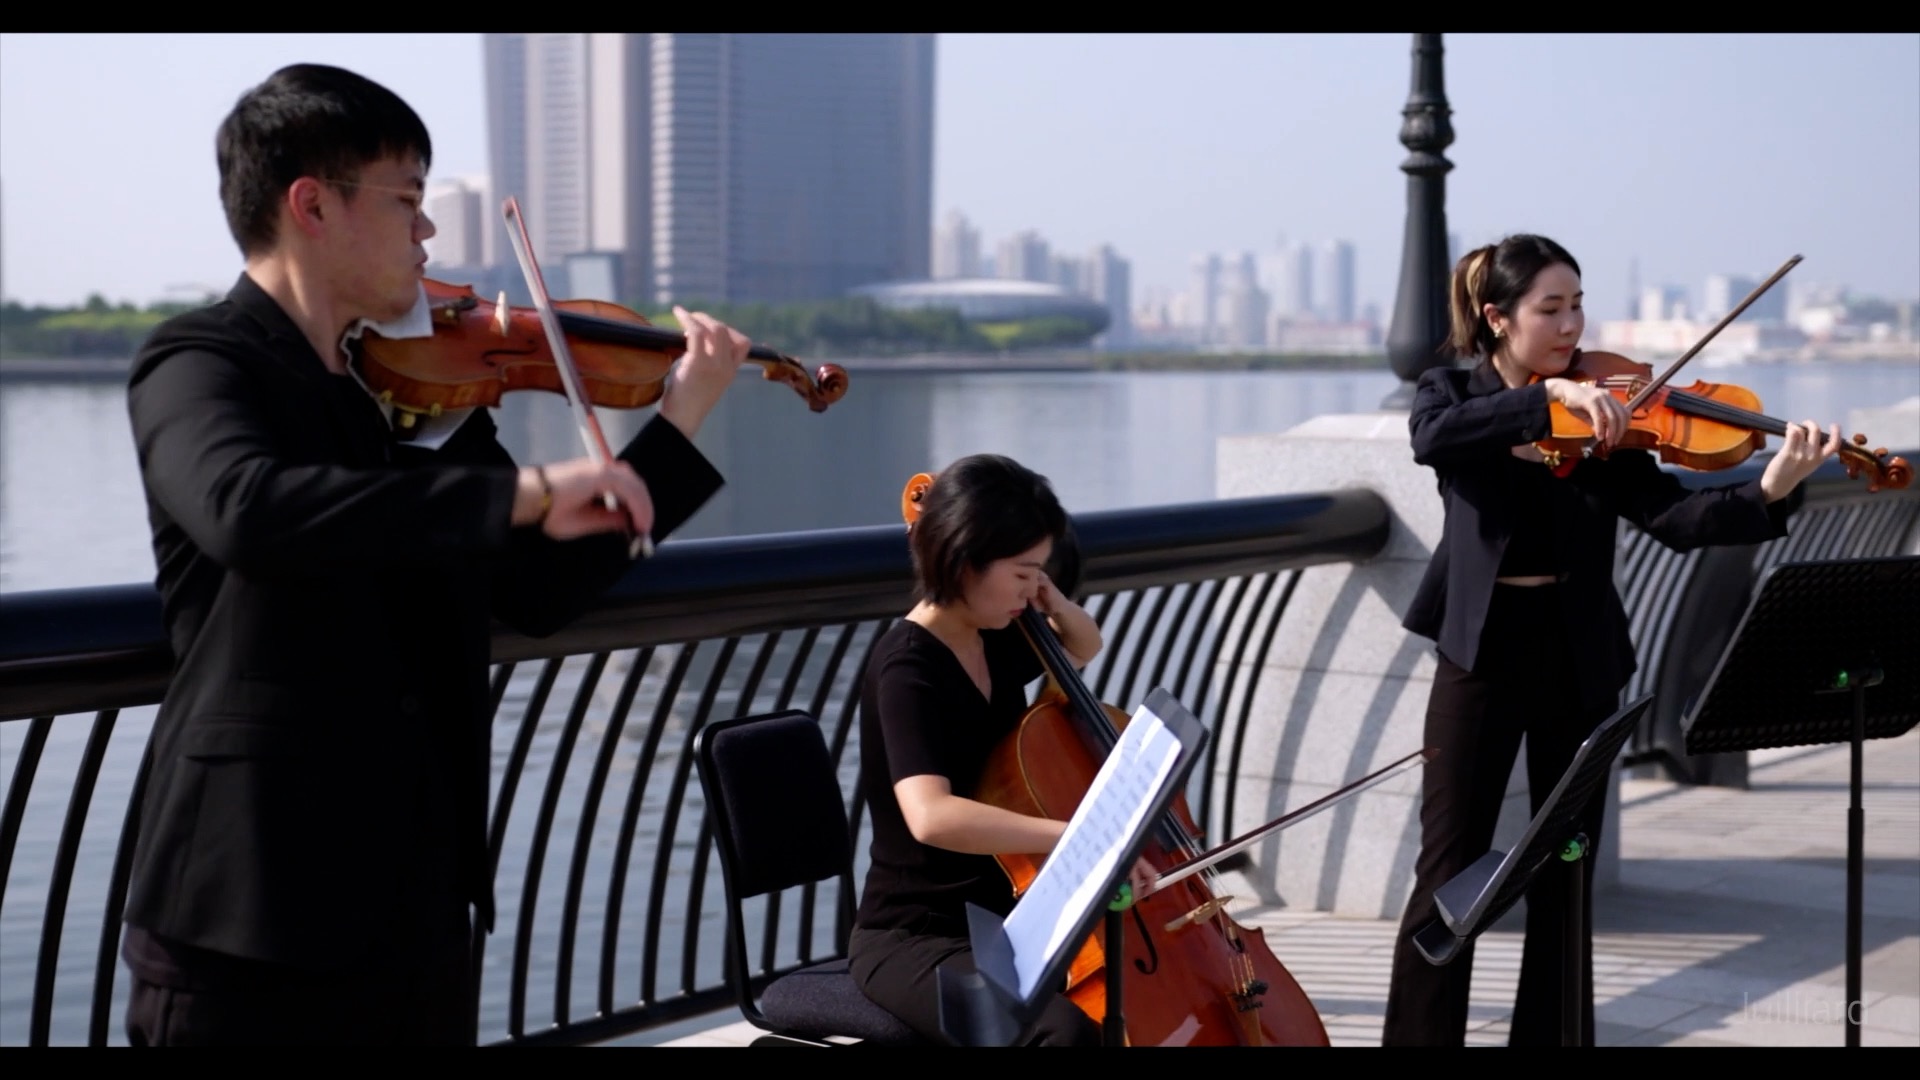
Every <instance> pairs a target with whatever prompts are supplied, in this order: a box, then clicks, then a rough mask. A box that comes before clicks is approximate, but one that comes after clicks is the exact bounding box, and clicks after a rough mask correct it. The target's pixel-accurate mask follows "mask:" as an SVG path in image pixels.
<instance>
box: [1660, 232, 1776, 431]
mask: <svg viewBox="0 0 1920 1080" xmlns="http://www.w3.org/2000/svg"><path fill="white" fill-rule="evenodd" d="M1799 263H1800V256H1798V255H1795V256H1794V257H1793V258H1791V259H1788V260H1787V261H1786V262H1784V263H1782V264H1781V265H1780V269H1778V270H1775V271H1774V272H1773V276H1772V277H1770V278H1768V279H1767V280H1765V281H1763V282H1761V283H1760V284H1759V286H1758V287H1757V288H1755V289H1754V290H1753V291H1752V292H1750V293H1748V294H1747V298H1746V299H1745V300H1742V301H1740V303H1739V304H1738V305H1737V306H1736V307H1735V308H1734V309H1733V310H1732V311H1729V312H1727V315H1726V318H1724V319H1721V320H1720V324H1719V325H1718V326H1715V327H1714V328H1713V329H1711V330H1709V331H1707V336H1706V337H1703V338H1701V339H1700V340H1699V341H1698V342H1696V343H1695V344H1694V346H1693V348H1691V349H1688V350H1687V351H1686V352H1685V353H1684V354H1682V355H1681V357H1680V359H1678V360H1675V361H1674V362H1673V366H1672V367H1670V368H1668V369H1667V370H1665V371H1663V372H1661V373H1660V375H1659V377H1658V378H1655V379H1654V380H1653V381H1651V382H1649V383H1647V385H1646V386H1644V387H1642V388H1641V389H1640V392H1639V393H1637V394H1635V395H1633V397H1632V398H1631V399H1629V400H1628V401H1627V412H1628V413H1629V414H1632V413H1633V412H1634V411H1635V410H1636V409H1638V408H1640V406H1641V405H1643V404H1645V403H1646V400H1647V399H1648V398H1649V397H1652V396H1653V392H1654V391H1656V390H1658V389H1660V388H1661V387H1663V386H1665V385H1667V380H1668V379H1671V378H1673V376H1674V373H1675V372H1678V371H1679V370H1680V365H1682V364H1684V363H1686V362H1687V361H1689V360H1691V359H1693V355H1694V354H1695V353H1697V352H1699V351H1700V350H1701V349H1704V348H1706V347H1707V342H1709V341H1712V340H1713V336H1714V335H1715V334H1718V333H1719V332H1720V331H1722V330H1725V329H1726V328H1727V324H1728V323H1730V322H1732V321H1733V320H1735V319H1737V318H1739V317H1740V313H1741V312H1743V311H1745V310H1747V305H1749V304H1751V303H1753V302H1754V301H1755V300H1758V299H1760V294H1761V293H1763V292H1766V291H1767V290H1768V289H1771V288H1773V283H1774V282H1776V281H1779V280H1780V279H1781V278H1783V277H1786V276H1787V271H1789V270H1791V269H1793V268H1794V267H1795V266H1797V265H1799Z"/></svg>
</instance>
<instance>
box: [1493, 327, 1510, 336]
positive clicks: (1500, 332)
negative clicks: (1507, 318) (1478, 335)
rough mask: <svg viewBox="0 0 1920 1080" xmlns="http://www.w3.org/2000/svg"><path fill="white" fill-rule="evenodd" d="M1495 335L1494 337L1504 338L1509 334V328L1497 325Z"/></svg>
mask: <svg viewBox="0 0 1920 1080" xmlns="http://www.w3.org/2000/svg"><path fill="white" fill-rule="evenodd" d="M1493 336H1494V337H1496V338H1503V337H1506V336H1507V328H1506V327H1504V326H1496V327H1494V330H1493Z"/></svg>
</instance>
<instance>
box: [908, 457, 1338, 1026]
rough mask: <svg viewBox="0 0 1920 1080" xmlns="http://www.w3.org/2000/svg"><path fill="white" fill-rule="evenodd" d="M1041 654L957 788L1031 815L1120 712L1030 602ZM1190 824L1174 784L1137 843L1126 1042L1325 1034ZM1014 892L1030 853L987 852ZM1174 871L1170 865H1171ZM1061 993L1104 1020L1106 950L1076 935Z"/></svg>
mask: <svg viewBox="0 0 1920 1080" xmlns="http://www.w3.org/2000/svg"><path fill="white" fill-rule="evenodd" d="M932 485H933V477H932V476H930V475H929V474H926V473H919V474H916V475H915V476H914V477H913V478H912V479H911V480H909V481H908V482H907V486H906V489H905V491H903V492H902V494H901V498H900V505H901V510H902V513H903V515H904V516H905V518H906V522H907V527H908V528H909V529H911V528H912V527H913V523H914V521H916V520H917V519H918V517H919V504H920V502H921V499H922V497H923V496H924V495H925V494H926V492H927V490H928V489H929V488H930V487H932ZM1018 625H1019V626H1020V628H1021V631H1022V632H1023V633H1024V634H1025V635H1026V637H1027V640H1028V643H1029V644H1030V645H1032V646H1033V648H1034V650H1035V652H1037V653H1038V654H1039V656H1040V659H1041V661H1042V663H1043V665H1044V666H1045V668H1046V670H1047V674H1048V678H1047V683H1046V686H1045V688H1044V689H1043V690H1042V691H1041V692H1040V694H1039V695H1038V696H1037V698H1036V700H1035V702H1034V704H1033V705H1031V706H1030V707H1029V708H1028V709H1027V711H1026V713H1025V714H1024V715H1022V717H1021V719H1020V723H1019V725H1018V726H1017V727H1016V728H1015V729H1014V730H1013V731H1012V732H1011V733H1010V734H1009V735H1008V736H1007V737H1006V738H1005V739H1003V740H1002V741H1001V743H1000V744H999V745H998V746H996V747H995V748H994V750H993V752H992V753H991V754H990V755H989V757H988V759H987V764H986V766H985V767H984V769H983V770H982V772H981V776H980V778H979V780H978V782H977V783H976V784H975V785H974V787H973V790H972V792H971V797H972V798H974V799H977V800H979V801H981V802H984V803H987V804H989V805H992V806H998V807H1001V808H1003V809H1007V810H1011V811H1014V812H1015V813H1021V814H1027V815H1031V816H1034V817H1046V818H1053V819H1055V820H1058V821H1068V820H1071V819H1072V817H1073V813H1074V810H1075V809H1076V808H1077V807H1078V806H1079V804H1080V800H1081V798H1083V797H1084V796H1085V795H1086V793H1087V791H1088V789H1089V788H1091V787H1092V785H1093V780H1094V777H1095V776H1096V775H1098V773H1099V771H1100V767H1101V765H1102V763H1103V762H1105V761H1106V758H1107V755H1108V754H1109V753H1110V752H1111V751H1112V749H1113V747H1114V746H1115V745H1117V744H1118V742H1119V738H1120V732H1121V731H1122V730H1123V729H1124V728H1125V727H1126V725H1127V723H1128V721H1129V720H1130V719H1131V717H1129V716H1128V715H1127V714H1126V713H1124V712H1122V711H1121V710H1120V709H1118V708H1116V707H1114V706H1112V705H1109V704H1106V703H1104V702H1102V701H1100V700H1099V698H1098V697H1096V696H1095V695H1094V693H1093V692H1092V691H1091V690H1089V689H1088V688H1087V686H1086V684H1085V682H1083V681H1082V680H1081V678H1080V673H1079V670H1078V669H1077V668H1076V667H1075V666H1074V664H1073V662H1072V660H1071V658H1070V657H1068V656H1067V653H1066V650H1065V648H1064V647H1063V646H1062V645H1061V644H1060V640H1059V638H1058V637H1057V636H1055V634H1054V632H1053V628H1052V626H1051V625H1049V624H1048V622H1047V620H1046V618H1045V617H1044V616H1042V615H1041V614H1040V612H1039V610H1038V609H1036V608H1034V607H1032V606H1031V605H1029V606H1028V607H1027V609H1026V611H1025V612H1024V613H1022V615H1021V617H1020V622H1019V624H1018ZM1199 832H1200V829H1199V826H1198V825H1197V824H1196V823H1195V822H1194V820H1193V815H1192V813H1191V812H1190V810H1189V809H1188V805H1187V800H1186V795H1185V794H1184V793H1182V794H1180V795H1178V796H1176V797H1175V800H1174V803H1173V805H1172V807H1171V808H1170V809H1169V810H1167V811H1166V812H1165V813H1163V814H1162V815H1161V817H1160V819H1159V820H1157V821H1156V822H1155V823H1154V826H1153V828H1152V830H1151V832H1150V834H1149V838H1148V841H1147V843H1146V846H1145V848H1144V849H1143V851H1142V852H1141V855H1142V856H1143V857H1144V858H1145V859H1146V860H1147V861H1148V862H1149V863H1151V864H1152V866H1153V867H1154V869H1155V871H1156V872H1157V873H1158V874H1159V875H1160V876H1161V877H1162V878H1168V877H1169V875H1175V874H1180V875H1181V876H1180V877H1179V880H1178V881H1170V883H1169V884H1167V885H1166V886H1164V887H1161V886H1156V887H1155V888H1153V889H1151V890H1150V891H1149V892H1148V893H1147V894H1146V896H1145V897H1144V898H1140V899H1136V901H1135V902H1134V903H1133V904H1132V905H1131V906H1130V907H1128V908H1127V915H1128V917H1129V918H1130V921H1131V926H1130V927H1129V929H1128V933H1127V945H1126V952H1127V954H1128V955H1127V959H1126V962H1125V970H1124V972H1123V976H1122V982H1121V994H1122V997H1123V999H1124V1001H1125V1008H1126V1017H1125V1031H1126V1041H1127V1045H1129V1046H1327V1045H1329V1042H1328V1039H1327V1030H1326V1026H1325V1025H1324V1024H1323V1023H1322V1022H1321V1019H1320V1013H1319V1011H1318V1010H1316V1009H1315V1008H1314V1005H1313V1002H1312V1001H1311V1000H1310V999H1309V998H1308V997H1307V995H1306V993H1305V991H1303V990H1301V989H1300V984H1299V983H1298V982H1296V981H1294V978H1293V976H1292V974H1290V973H1289V972H1288V971H1287V969H1286V968H1285V967H1284V966H1283V965H1282V964H1281V963H1280V961H1279V959H1278V958H1277V957H1275V956H1274V954H1273V951H1272V950H1271V949H1269V948H1268V947H1267V944H1266V939H1265V936H1264V934H1263V933H1262V932H1261V931H1259V930H1247V929H1246V928H1244V927H1242V926H1240V925H1239V924H1238V923H1236V922H1234V921H1233V919H1232V918H1230V917H1229V916H1228V915H1227V914H1226V912H1225V907H1226V904H1227V902H1228V901H1230V900H1232V899H1233V897H1231V896H1219V895H1216V894H1215V891H1214V889H1213V887H1212V882H1213V880H1214V876H1213V875H1212V874H1210V873H1199V872H1195V867H1196V866H1197V865H1198V864H1197V862H1196V857H1197V855H1198V854H1199V848H1200V844H1199V840H1198V835H1199ZM994 858H995V860H996V861H997V862H998V863H999V865H1000V868H1001V870H1003V871H1004V872H1005V873H1006V874H1007V877H1008V879H1009V880H1010V881H1011V882H1012V884H1013V890H1014V895H1015V896H1019V895H1022V894H1024V893H1025V892H1026V891H1027V889H1028V888H1029V887H1031V886H1032V884H1033V881H1034V879H1035V878H1036V877H1037V876H1038V875H1039V872H1040V863H1041V860H1042V858H1043V857H1042V856H1035V855H1025V854H1016V855H996V856H995V857H994ZM1183 871H1184V873H1182V872H1183ZM1067 984H1068V985H1067V997H1068V998H1069V999H1070V1000H1071V1001H1072V1002H1073V1003H1074V1004H1075V1005H1077V1006H1079V1008H1080V1009H1081V1011H1082V1012H1084V1013H1086V1014H1087V1016H1088V1017H1089V1018H1090V1019H1092V1020H1093V1021H1094V1022H1095V1023H1096V1024H1104V1023H1105V1022H1106V1011H1107V1010H1106V1002H1107V984H1106V950H1105V948H1104V947H1103V937H1102V934H1101V933H1100V932H1095V933H1093V934H1091V935H1089V937H1088V939H1087V941H1086V943H1085V944H1083V945H1082V946H1081V949H1080V951H1079V952H1078V953H1077V954H1076V955H1075V956H1074V960H1073V963H1072V966H1071V967H1070V968H1069V969H1068V974H1067Z"/></svg>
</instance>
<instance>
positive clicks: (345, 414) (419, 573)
mask: <svg viewBox="0 0 1920 1080" xmlns="http://www.w3.org/2000/svg"><path fill="white" fill-rule="evenodd" d="M128 407H129V412H130V415H131V419H132V424H133V434H134V440H135V447H136V451H137V454H138V457H139V462H140V470H141V475H142V478H143V480H144V483H145V490H146V496H147V505H148V512H149V518H150V521H151V525H152V529H153V549H154V556H155V560H156V563H157V570H158V580H157V584H158V586H159V591H160V595H161V601H162V604H163V607H164V613H165V618H166V625H167V628H168V633H169V636H170V638H171V643H172V646H173V653H174V669H173V675H172V680H171V683H170V685H169V687H168V689H167V694H166V697H165V700H164V701H163V703H162V704H161V706H160V709H159V712H158V714H157V717H156V719H155V722H154V727H153V732H152V735H151V742H150V747H149V749H150V752H151V754H152V772H151V775H150V777H149V779H148V781H147V788H146V792H145V796H144V800H143V802H142V805H141V821H140V835H139V840H138V843H137V845H136V849H135V853H134V862H133V869H132V879H131V882H130V884H129V888H128V895H127V908H126V921H127V922H128V923H130V924H133V925H134V926H138V927H144V928H146V929H147V930H149V931H151V932H152V933H154V934H158V935H160V936H162V937H164V938H168V939H171V940H173V941H176V942H180V943H183V944H186V945H189V946H197V947H200V948H204V949H211V950H215V951H218V952H222V953H227V954H231V955H234V956H239V957H244V958H251V959H257V960H266V961H276V962H283V963H289V964H297V965H303V966H309V967H338V966H345V965H351V964H357V963H361V962H364V961H367V960H368V959H370V958H372V957H377V956H379V955H381V954H382V953H383V952H384V951H386V950H391V949H395V948H402V947H404V946H405V945H406V944H407V943H408V942H409V941H410V940H412V939H413V938H414V937H415V935H416V934H417V932H418V931H419V929H420V928H421V927H423V926H425V925H426V924H427V920H429V919H432V918H434V917H435V916H436V915H437V916H440V917H441V918H444V916H445V915H446V914H447V913H449V912H450V911H452V910H456V909H457V910H464V909H465V905H466V904H467V903H469V902H471V903H473V904H474V905H476V907H477V912H478V915H479V919H480V922H481V924H482V925H483V926H486V927H487V928H489V929H491V926H492V920H493V897H492V891H491V890H492V875H491V873H490V872H489V867H488V858H487V813H488V784H489V778H490V776H491V710H490V707H489V702H490V698H489V688H488V682H487V673H488V668H489V664H490V662H491V652H490V649H491V634H492V622H493V620H494V619H495V618H498V619H499V620H501V621H502V622H504V623H506V624H508V625H509V626H511V627H513V628H514V629H516V630H519V631H521V632H523V633H526V634H530V635H545V634H550V633H552V632H553V631H555V630H557V629H559V628H560V627H561V626H562V625H563V624H565V623H566V622H567V621H568V620H570V619H572V618H574V617H575V616H576V615H578V614H579V613H580V612H581V611H582V610H584V608H585V607H586V606H587V605H588V604H589V603H591V601H592V600H593V598H594V597H595V596H597V595H598V594H599V593H600V592H601V591H602V590H604V589H606V588H607V587H609V586H611V585H612V584H613V583H614V582H616V581H617V580H618V579H619V578H620V577H621V575H622V574H623V573H625V572H626V571H627V569H628V568H629V566H630V563H629V560H628V558H627V555H626V544H625V542H624V540H623V539H622V538H620V537H617V536H600V537H593V538H589V539H582V540H576V541H573V542H569V543H559V542H555V541H553V540H550V539H548V538H547V537H546V536H544V535H543V534H542V533H540V532H539V530H538V529H536V528H531V527H528V528H512V527H510V524H509V520H510V515H511V507H512V503H513V496H514V487H515V464H514V462H513V460H512V459H511V458H510V457H509V455H508V454H507V452H506V450H505V449H504V448H502V447H501V445H500V444H499V442H498V441H497V439H496V438H495V428H494V424H493V420H492V417H491V416H490V415H489V413H488V412H487V410H485V409H479V410H476V411H475V412H474V413H473V414H471V415H470V416H469V417H468V419H467V420H466V422H465V423H464V424H463V425H462V426H461V428H460V429H459V430H458V432H457V433H456V434H455V435H454V436H453V437H452V438H451V439H450V440H449V441H448V442H447V443H445V444H444V445H443V446H441V447H440V448H439V449H438V450H435V451H427V450H423V449H420V448H417V447H408V446H404V445H396V443H395V442H394V440H393V438H392V437H391V435H390V433H389V429H388V425H387V422H386V420H385V418H384V417H383V416H382V415H381V411H380V409H379V407H378V406H377V405H376V404H375V403H374V402H373V400H372V398H371V397H370V396H369V395H368V394H367V392H366V391H365V390H364V389H362V388H361V387H360V385H359V384H358V383H357V382H356V381H355V380H354V379H353V378H352V377H350V376H336V375H333V374H331V373H329V372H328V371H327V370H326V369H325V367H324V366H323V365H322V363H321V361H320V358H319V357H318V356H316V355H315V354H314V352H313V349H312V347H311V346H310V345H309V344H308V343H307V341H306V339H305V338H304V337H303V336H302V335H301V333H300V331H299V329H298V328H297V327H296V326H295V325H294V323H293V322H292V320H291V319H290V318H288V316H287V315H286V314H285V313H284V312H283V311H282V310H281V309H280V307H279V306H278V305H277V304H276V303H275V302H274V301H273V299H272V298H271V297H269V296H268V295H267V294H266V293H265V292H264V291H262V290H261V289H260V288H259V287H258V286H257V285H256V284H255V283H254V282H253V281H252V280H251V279H250V278H248V277H246V276H245V275H244V274H243V275H242V276H241V278H240V280H239V282H238V283H237V284H236V285H235V286H234V288H233V290H232V292H231V293H229V294H228V297H227V299H226V300H225V301H223V302H221V303H219V304H216V305H214V306H212V307H210V308H207V309H203V310H200V311H195V312H192V313H189V314H186V315H182V316H179V317H177V318H174V319H172V320H169V321H168V322H167V323H165V324H163V325H162V326H160V327H159V328H158V329H157V330H156V331H155V332H154V333H153V335H152V336H151V337H150V339H149V340H148V341H147V343H146V344H145V346H144V347H143V348H142V350H141V352H140V354H139V356H138V357H137V358H136V360H135V363H134V367H133V371H132V374H131V377H130V384H129V391H128ZM620 456H621V457H622V458H623V459H625V460H626V461H628V462H629V463H630V464H632V466H633V467H634V469H635V470H636V471H637V472H638V473H639V474H640V475H641V476H642V477H643V478H644V479H645V481H646V483H647V486H648V488H649V492H650V494H651V496H652V499H653V503H654V508H655V525H654V530H653V536H654V538H655V540H656V541H658V540H659V539H661V538H663V537H665V536H666V535H667V534H668V533H670V532H672V531H673V530H674V529H675V528H677V527H678V526H679V525H680V524H681V523H683V522H684V521H686V519H687V518H688V517H689V516H691V515H692V513H693V512H694V511H695V510H696V509H698V508H699V507H700V506H701V505H702V504H703V503H704V502H705V501H706V500H707V499H709V498H710V497H711V496H712V494H713V493H714V492H715V491H717V490H718V489H719V487H720V484H721V479H720V476H719V474H718V473H717V472H716V471H715V470H714V469H713V467H712V466H711V465H710V464H709V463H708V462H707V460H706V459H705V458H704V457H703V456H702V455H701V454H700V452H699V451H698V450H696V449H695V448H694V447H693V445H692V444H691V443H690V442H688V441H687V440H686V438H685V437H684V436H683V435H682V434H681V433H680V431H679V430H678V429H677V428H675V427H673V426H672V425H671V424H670V423H668V422H667V421H665V420H663V419H661V418H659V417H658V416H656V417H654V418H653V419H652V420H651V421H650V422H649V423H648V424H647V425H646V426H645V428H644V429H643V430H642V431H641V432H640V433H639V434H638V435H636V436H635V438H634V439H633V441H632V442H631V443H630V444H629V445H628V446H626V447H625V448H624V449H623V450H622V452H621V454H620ZM441 925H444V922H443V923H442V924H441Z"/></svg>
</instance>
